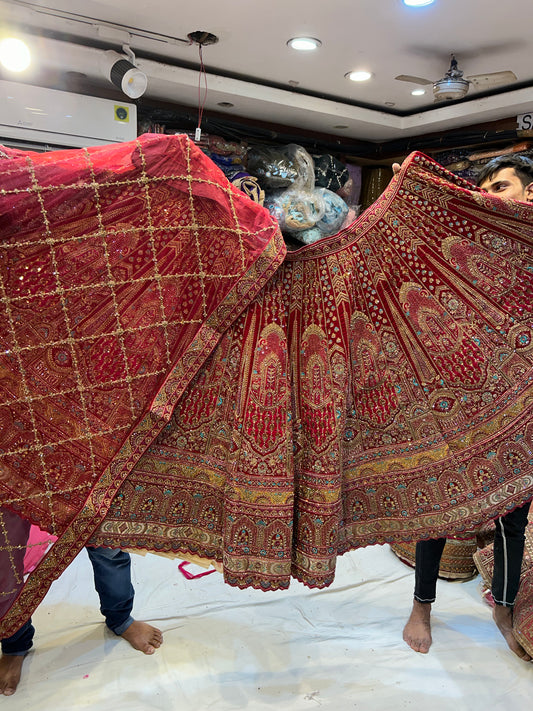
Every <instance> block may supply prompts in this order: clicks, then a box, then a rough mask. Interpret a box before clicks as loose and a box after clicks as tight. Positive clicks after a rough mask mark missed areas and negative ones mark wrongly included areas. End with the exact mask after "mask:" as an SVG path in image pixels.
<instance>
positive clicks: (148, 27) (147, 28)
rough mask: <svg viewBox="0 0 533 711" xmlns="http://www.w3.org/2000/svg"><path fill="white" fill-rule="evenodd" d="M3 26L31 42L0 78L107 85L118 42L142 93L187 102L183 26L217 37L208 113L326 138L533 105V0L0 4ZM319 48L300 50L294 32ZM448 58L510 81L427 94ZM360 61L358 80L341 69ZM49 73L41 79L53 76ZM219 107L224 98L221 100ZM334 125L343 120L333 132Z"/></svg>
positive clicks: (199, 89)
mask: <svg viewBox="0 0 533 711" xmlns="http://www.w3.org/2000/svg"><path fill="white" fill-rule="evenodd" d="M0 13H1V15H0V17H1V18H2V25H3V29H6V28H8V29H9V30H10V31H11V32H13V31H18V32H19V33H22V34H23V35H24V36H25V38H27V39H28V40H29V41H31V42H32V44H33V47H32V51H33V54H34V59H35V61H34V64H33V69H32V70H31V71H30V72H29V73H28V74H26V76H25V77H21V76H16V77H15V76H8V74H7V72H3V74H2V76H1V78H3V79H14V80H17V81H21V80H22V81H27V82H29V83H34V84H45V85H48V86H50V85H53V86H54V88H62V87H63V86H65V85H67V83H68V82H67V79H70V84H69V86H72V78H73V77H75V78H76V79H77V82H78V87H81V88H83V84H84V82H85V83H86V87H88V88H90V90H91V91H93V92H98V91H99V89H101V90H102V92H104V91H105V90H106V87H109V85H108V83H107V82H106V79H105V78H104V77H103V73H102V70H101V66H100V64H101V63H100V56H101V55H102V54H103V50H105V49H114V50H116V51H121V47H122V45H124V44H126V45H128V46H129V47H130V48H131V49H132V50H133V51H134V53H135V56H136V58H137V66H138V68H139V69H141V70H142V71H143V72H145V73H146V75H147V76H148V89H147V91H146V94H145V97H146V98H147V99H151V100H156V101H165V102H175V103H177V104H179V105H181V106H185V107H192V108H194V107H197V106H198V105H199V101H200V102H202V101H203V100H204V94H203V92H204V88H205V82H204V79H203V78H202V77H201V76H200V73H199V67H200V46H199V45H198V44H196V43H194V42H193V43H191V42H190V40H189V39H188V35H189V33H192V32H195V31H198V30H200V31H205V32H209V33H212V34H213V35H215V36H216V37H218V42H216V43H215V44H210V45H204V46H202V48H201V53H202V57H203V62H204V64H205V67H206V77H205V80H206V82H207V95H206V98H205V107H204V108H205V110H206V111H216V112H218V113H219V114H227V116H228V118H229V117H246V118H248V119H252V120H256V121H262V122H266V121H268V122H271V123H276V124H281V125H284V126H289V127H294V128H300V129H305V130H309V131H316V132H320V133H322V134H329V135H333V136H343V137H347V138H348V137H350V138H354V139H359V140H366V141H376V142H380V141H388V140H393V139H399V138H402V137H407V136H416V135H422V134H427V133H433V132H436V131H444V130H450V129H455V128H459V127H462V126H467V125H473V124H476V123H486V122H490V121H496V120H498V119H503V118H509V117H512V116H514V115H518V114H522V113H527V112H528V111H531V110H532V109H533V35H532V33H531V24H532V21H533V0H506V1H505V2H501V3H490V2H489V1H488V0H435V2H434V3H433V4H432V5H428V6H425V7H420V8H409V7H406V6H405V5H404V4H403V2H402V0H328V1H327V2H323V1H322V0H320V2H319V0H269V1H268V2H266V3H254V2H250V0H196V1H195V2H185V1H184V0H152V1H151V2H148V0H142V1H141V0H113V2H92V1H91V0H63V1H58V0H44V1H43V2H19V1H18V0H11V1H10V2H5V1H3V0H0ZM299 36H306V37H314V38H318V39H319V40H320V41H321V46H320V47H319V48H318V49H317V50H315V51H313V52H297V51H295V50H293V49H291V48H290V47H289V46H287V41H288V40H289V39H291V38H292V37H299ZM451 53H454V54H455V56H456V58H457V61H458V63H459V67H460V69H462V70H463V71H464V74H465V77H468V76H472V75H479V74H491V73H494V72H501V71H510V72H513V73H514V75H515V76H516V81H515V82H513V83H510V84H507V85H500V86H498V87H494V88H492V89H487V88H486V87H483V86H482V87H477V86H475V85H470V88H469V91H468V94H467V95H466V97H465V98H464V99H461V100H459V101H453V102H447V103H437V104H435V103H433V95H432V86H431V84H426V85H425V86H422V87H421V88H424V89H426V93H425V94H424V95H422V96H413V95H412V94H411V91H412V90H413V89H415V88H420V87H419V86H417V85H416V84H414V83H410V82H407V81H400V80H398V79H396V78H395V77H397V76H399V75H408V76H412V77H420V78H423V79H427V80H428V81H429V80H431V81H436V80H438V79H440V78H441V77H443V76H444V74H445V72H446V70H447V69H448V67H449V64H450V55H451ZM358 69H366V70H367V71H369V72H371V73H372V78H371V79H370V80H369V81H367V82H364V83H359V82H352V81H349V80H348V79H346V78H345V75H346V74H347V73H348V72H351V71H354V70H358ZM51 77H52V79H51ZM227 104H230V106H228V105H227ZM341 127H342V128H341Z"/></svg>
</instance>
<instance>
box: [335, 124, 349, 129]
mask: <svg viewBox="0 0 533 711" xmlns="http://www.w3.org/2000/svg"><path fill="white" fill-rule="evenodd" d="M333 128H348V126H347V125H346V124H345V123H338V124H337V125H336V126H333Z"/></svg>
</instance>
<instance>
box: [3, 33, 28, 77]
mask: <svg viewBox="0 0 533 711" xmlns="http://www.w3.org/2000/svg"><path fill="white" fill-rule="evenodd" d="M0 63H1V64H2V66H3V67H5V69H8V70H9V71H10V72H23V71H24V70H25V69H27V68H28V67H29V66H30V63H31V54H30V50H29V49H28V45H27V44H26V43H25V42H23V41H22V40H19V39H16V38H15V37H7V38H6V39H3V40H2V41H1V42H0Z"/></svg>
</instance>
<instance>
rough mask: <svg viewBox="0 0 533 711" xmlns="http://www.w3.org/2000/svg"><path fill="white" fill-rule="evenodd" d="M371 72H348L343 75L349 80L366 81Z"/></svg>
mask: <svg viewBox="0 0 533 711" xmlns="http://www.w3.org/2000/svg"><path fill="white" fill-rule="evenodd" d="M371 76H372V74H371V73H370V72H362V71H361V72H348V74H345V75H344V77H345V78H346V79H350V80H351V81H368V80H369V79H370V77H371Z"/></svg>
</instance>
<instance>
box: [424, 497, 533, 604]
mask: <svg viewBox="0 0 533 711" xmlns="http://www.w3.org/2000/svg"><path fill="white" fill-rule="evenodd" d="M529 507H530V502H529V501H528V503H526V504H524V505H523V506H520V507H519V508H517V509H514V510H513V511H511V512H510V513H508V514H505V516H501V517H500V518H498V519H496V521H495V523H496V530H495V532H494V572H493V574H492V590H491V592H492V597H493V598H494V602H495V603H496V604H497V605H503V606H504V607H512V606H513V605H514V601H515V598H516V595H517V593H518V587H519V585H520V572H521V569H522V557H523V555H524V542H525V536H524V533H525V530H526V526H527V515H528V512H529ZM445 543H446V539H445V538H437V539H435V540H430V541H418V543H417V544H416V559H415V595H414V597H415V600H417V601H418V602H427V603H430V602H435V595H436V589H437V577H438V575H439V565H440V559H441V557H442V551H443V550H444V545H445Z"/></svg>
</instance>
